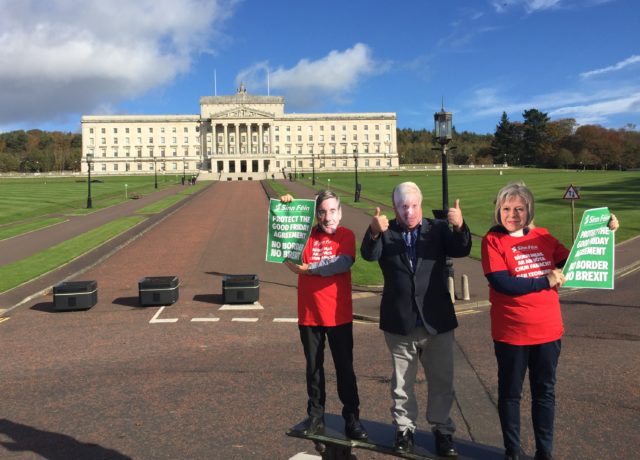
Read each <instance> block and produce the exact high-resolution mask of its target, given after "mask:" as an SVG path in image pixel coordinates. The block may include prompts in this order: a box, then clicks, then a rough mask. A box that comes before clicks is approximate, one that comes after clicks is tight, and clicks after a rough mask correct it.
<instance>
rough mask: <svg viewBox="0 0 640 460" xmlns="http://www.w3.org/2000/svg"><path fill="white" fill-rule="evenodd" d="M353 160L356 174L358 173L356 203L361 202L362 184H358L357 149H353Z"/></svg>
mask: <svg viewBox="0 0 640 460" xmlns="http://www.w3.org/2000/svg"><path fill="white" fill-rule="evenodd" d="M353 160H354V165H355V173H356V178H355V179H356V192H355V197H354V200H353V201H355V202H356V203H357V202H358V201H360V182H358V150H357V149H355V148H354V149H353Z"/></svg>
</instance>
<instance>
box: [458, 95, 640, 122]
mask: <svg viewBox="0 0 640 460" xmlns="http://www.w3.org/2000/svg"><path fill="white" fill-rule="evenodd" d="M470 107H471V109H470V112H472V115H471V116H472V117H474V118H483V117H493V118H496V117H499V116H500V115H501V114H502V112H506V113H507V114H508V115H509V119H510V120H511V121H520V120H521V115H522V112H524V111H525V110H528V109H531V108H536V109H538V110H541V111H543V112H547V113H548V114H549V117H550V118H551V119H559V118H575V119H576V122H577V123H578V124H579V125H584V124H602V125H606V124H607V123H609V121H610V119H611V117H614V116H619V115H625V114H637V113H640V88H638V87H626V86H624V87H617V88H613V89H606V90H601V91H593V92H580V91H567V92H553V93H548V94H541V95H537V96H533V97H532V98H531V99H529V100H521V101H513V100H509V99H508V98H507V97H505V96H501V95H500V92H499V91H498V90H496V89H494V88H482V89H478V90H476V91H475V92H474V96H473V98H472V99H471V102H470Z"/></svg>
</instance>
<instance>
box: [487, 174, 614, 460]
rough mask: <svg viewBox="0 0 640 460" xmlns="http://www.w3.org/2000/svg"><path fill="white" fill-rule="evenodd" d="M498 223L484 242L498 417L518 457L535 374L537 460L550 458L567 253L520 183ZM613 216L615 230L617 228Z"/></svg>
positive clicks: (499, 207)
mask: <svg viewBox="0 0 640 460" xmlns="http://www.w3.org/2000/svg"><path fill="white" fill-rule="evenodd" d="M495 203H496V205H495V211H494V214H493V220H494V223H495V225H494V226H493V227H492V228H491V229H490V230H489V231H488V232H487V234H486V235H485V236H484V238H483V240H482V268H483V270H484V274H485V276H486V277H487V280H488V281H489V300H490V302H491V335H492V337H493V344H494V351H495V356H496V360H497V362H498V414H499V416H500V425H501V427H502V437H503V442H504V447H505V459H506V460H517V459H519V458H520V399H521V397H522V384H523V381H524V376H525V374H526V372H527V369H528V370H529V384H530V385H529V386H530V389H531V400H532V404H531V418H532V421H533V432H534V436H535V441H536V453H535V457H534V458H535V460H549V459H551V458H552V455H551V453H552V449H553V431H554V426H553V425H554V418H555V383H556V367H557V365H558V359H559V358H560V348H561V337H562V334H563V332H564V326H563V324H562V314H561V311H560V299H559V297H558V288H559V287H560V286H562V284H563V283H564V282H565V278H564V275H563V274H562V269H561V267H563V266H564V264H565V262H566V260H567V257H568V256H569V250H568V249H567V248H566V247H565V246H564V245H563V244H562V243H560V241H558V240H557V239H556V238H554V237H553V236H551V234H550V233H549V232H548V231H547V230H546V229H544V228H538V227H535V226H534V225H533V217H534V199H533V194H532V193H531V191H530V190H529V189H528V188H527V187H526V186H525V185H524V183H522V182H514V183H511V184H509V185H507V186H505V187H503V188H502V189H501V190H500V191H499V192H498V196H497V197H496V201H495ZM618 227H619V224H618V219H616V217H615V216H614V215H613V214H611V219H610V221H609V228H610V229H611V230H614V231H615V230H617V229H618Z"/></svg>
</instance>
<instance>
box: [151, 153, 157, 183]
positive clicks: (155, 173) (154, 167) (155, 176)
mask: <svg viewBox="0 0 640 460" xmlns="http://www.w3.org/2000/svg"><path fill="white" fill-rule="evenodd" d="M151 158H152V160H153V176H154V186H155V188H158V168H157V166H156V157H151Z"/></svg>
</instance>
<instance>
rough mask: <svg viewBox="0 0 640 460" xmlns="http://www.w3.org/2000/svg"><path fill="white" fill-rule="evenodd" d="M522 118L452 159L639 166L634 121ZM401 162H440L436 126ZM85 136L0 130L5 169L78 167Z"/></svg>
mask: <svg viewBox="0 0 640 460" xmlns="http://www.w3.org/2000/svg"><path fill="white" fill-rule="evenodd" d="M522 119H523V121H521V122H520V121H510V120H509V118H508V117H507V114H506V113H504V112H503V114H502V117H501V119H500V122H499V123H498V125H497V126H496V129H495V132H494V134H476V133H472V132H469V131H463V132H458V131H457V130H456V129H455V128H454V129H453V133H452V137H453V139H452V142H451V143H450V144H449V150H448V152H449V153H448V162H449V163H451V164H456V165H464V164H475V165H483V164H508V165H510V166H535V167H544V168H576V169H629V168H638V167H640V132H639V131H637V130H636V129H635V128H636V127H635V126H634V125H627V127H625V128H622V129H607V128H603V127H601V126H598V125H583V126H577V124H576V121H575V120H574V119H572V118H564V119H560V120H554V121H551V120H550V119H549V116H548V114H546V113H544V112H541V111H539V110H537V109H529V110H525V111H524V112H523V113H522ZM397 135H398V137H397V139H398V155H399V160H400V163H401V164H420V163H440V161H441V148H440V146H439V144H438V143H437V142H436V140H435V139H434V133H433V132H432V131H427V130H426V129H423V130H413V129H408V128H398V130H397ZM81 158H82V135H80V134H74V133H62V132H59V131H52V132H47V131H41V130H38V129H33V130H29V131H11V132H6V133H0V172H25V173H34V172H50V171H59V172H62V171H79V170H80V161H81Z"/></svg>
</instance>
